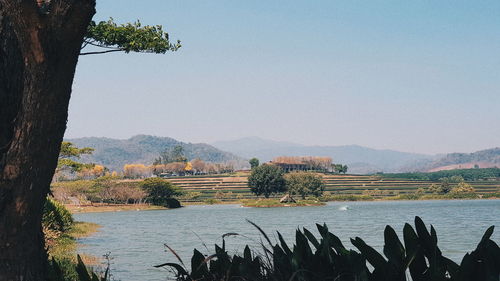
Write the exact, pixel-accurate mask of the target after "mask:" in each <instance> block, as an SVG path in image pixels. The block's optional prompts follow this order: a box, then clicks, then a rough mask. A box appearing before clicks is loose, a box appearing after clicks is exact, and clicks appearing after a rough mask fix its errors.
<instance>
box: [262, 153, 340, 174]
mask: <svg viewBox="0 0 500 281" xmlns="http://www.w3.org/2000/svg"><path fill="white" fill-rule="evenodd" d="M270 164H272V165H276V166H278V167H280V168H281V169H283V171H285V172H292V171H324V172H328V171H331V169H332V158H331V157H318V156H280V157H276V158H274V159H273V161H271V162H270Z"/></svg>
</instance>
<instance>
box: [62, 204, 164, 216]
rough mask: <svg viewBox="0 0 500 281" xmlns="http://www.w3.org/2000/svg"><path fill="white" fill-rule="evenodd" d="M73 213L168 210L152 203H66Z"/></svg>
mask: <svg viewBox="0 0 500 281" xmlns="http://www.w3.org/2000/svg"><path fill="white" fill-rule="evenodd" d="M64 206H65V207H66V208H67V209H68V210H69V211H70V212H71V213H73V214H75V213H100V212H120V211H146V210H166V209H167V208H165V207H162V206H155V205H150V204H93V205H70V204H66V205H64Z"/></svg>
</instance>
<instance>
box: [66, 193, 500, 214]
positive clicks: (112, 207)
mask: <svg viewBox="0 0 500 281" xmlns="http://www.w3.org/2000/svg"><path fill="white" fill-rule="evenodd" d="M498 199H500V198H497V197H489V198H449V197H433V198H424V199H392V198H390V197H388V198H373V199H370V200H366V199H360V200H328V201H320V202H318V203H305V204H279V203H278V204H276V203H275V202H272V203H271V204H269V205H265V204H263V205H260V206H259V205H252V204H248V203H249V202H242V201H219V202H216V203H213V204H208V203H205V202H186V203H182V202H181V203H182V206H183V207H184V206H210V205H234V204H239V205H241V207H245V208H282V207H286V208H290V207H321V206H324V205H326V203H329V202H385V201H394V202H396V201H434V200H498ZM257 201H258V200H256V201H254V202H257ZM65 207H66V208H68V210H69V211H70V212H71V213H72V214H83V213H107V212H122V211H155V210H170V209H169V208H166V207H162V206H155V205H149V204H135V205H134V204H130V205H128V204H103V205H80V206H78V205H71V204H67V205H66V204H65Z"/></svg>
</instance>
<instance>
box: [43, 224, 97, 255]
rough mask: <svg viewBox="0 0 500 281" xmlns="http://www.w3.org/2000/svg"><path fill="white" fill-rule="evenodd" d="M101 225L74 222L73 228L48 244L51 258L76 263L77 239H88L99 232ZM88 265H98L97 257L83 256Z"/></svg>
mask: <svg viewBox="0 0 500 281" xmlns="http://www.w3.org/2000/svg"><path fill="white" fill-rule="evenodd" d="M99 228H100V225H98V224H95V223H90V222H74V223H73V225H72V226H71V228H70V229H69V230H68V231H66V232H64V233H62V234H61V236H59V237H58V238H56V239H55V240H53V241H49V242H48V244H49V245H48V253H49V257H50V258H52V257H54V258H55V259H57V260H68V261H72V262H76V253H77V249H78V243H77V241H76V239H78V238H83V237H88V236H90V235H92V234H94V233H96V232H97V231H99ZM81 256H82V258H83V260H84V262H85V263H86V264H96V263H97V261H98V259H97V258H96V257H92V256H88V255H81Z"/></svg>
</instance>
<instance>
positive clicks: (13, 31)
mask: <svg viewBox="0 0 500 281" xmlns="http://www.w3.org/2000/svg"><path fill="white" fill-rule="evenodd" d="M42 2H44V3H48V9H47V8H46V7H43V9H40V7H39V5H40V4H41V3H42ZM94 13H95V0H51V1H50V0H45V1H40V0H0V280H45V279H46V262H47V254H46V251H45V248H44V240H43V233H42V230H41V216H42V208H43V204H44V202H45V198H46V195H47V192H48V191H49V186H50V182H51V179H52V176H53V173H54V170H55V168H56V165H57V157H58V154H59V149H60V144H61V141H62V139H63V135H64V131H65V129H66V119H67V112H68V103H69V98H70V95H71V85H72V83H73V77H74V73H75V67H76V64H77V61H78V55H79V52H80V47H81V44H82V41H83V38H84V35H85V32H86V28H87V26H88V24H89V22H90V20H91V18H92V16H93V15H94Z"/></svg>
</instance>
